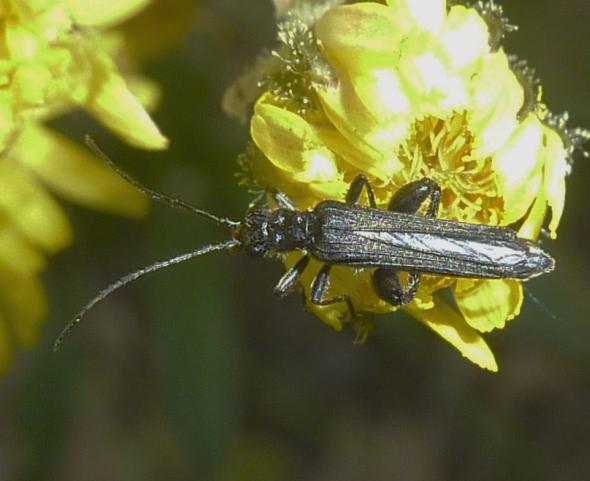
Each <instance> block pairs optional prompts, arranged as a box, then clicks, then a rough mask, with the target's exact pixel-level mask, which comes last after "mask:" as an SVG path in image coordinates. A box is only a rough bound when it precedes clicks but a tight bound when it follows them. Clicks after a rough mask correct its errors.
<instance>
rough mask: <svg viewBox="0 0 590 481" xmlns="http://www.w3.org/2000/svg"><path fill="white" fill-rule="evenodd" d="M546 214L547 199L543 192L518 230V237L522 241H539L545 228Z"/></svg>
mask: <svg viewBox="0 0 590 481" xmlns="http://www.w3.org/2000/svg"><path fill="white" fill-rule="evenodd" d="M546 213H547V199H546V198H545V192H543V190H541V191H540V192H539V195H538V196H537V198H536V199H535V202H534V204H533V207H532V208H531V210H530V211H529V213H528V214H527V216H526V219H525V221H524V222H523V223H522V225H521V226H520V228H519V229H518V237H521V238H522V239H537V238H538V237H539V234H540V233H541V229H542V228H543V222H544V220H545V215H546Z"/></svg>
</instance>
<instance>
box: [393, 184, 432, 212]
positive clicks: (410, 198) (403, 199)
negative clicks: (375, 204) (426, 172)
mask: <svg viewBox="0 0 590 481" xmlns="http://www.w3.org/2000/svg"><path fill="white" fill-rule="evenodd" d="M428 198H429V199H430V205H429V206H428V210H427V211H426V216H427V217H436V216H437V214H438V206H439V204H440V187H439V185H438V184H437V183H436V182H435V181H434V180H432V179H429V178H428V177H424V178H423V179H420V180H416V181H414V182H410V183H409V184H406V185H404V186H403V187H401V188H400V189H398V191H397V192H396V193H395V194H393V196H392V197H391V200H390V201H389V206H388V209H389V210H393V211H395V212H403V213H406V214H415V213H416V212H418V210H419V209H420V207H421V206H422V204H423V203H424V202H425V201H426V199H428Z"/></svg>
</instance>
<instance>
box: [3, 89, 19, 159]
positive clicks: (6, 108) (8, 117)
mask: <svg viewBox="0 0 590 481" xmlns="http://www.w3.org/2000/svg"><path fill="white" fill-rule="evenodd" d="M12 105H13V104H12V95H10V94H8V93H7V92H1V91H0V152H2V151H4V150H5V149H6V148H7V147H8V146H9V144H10V143H11V142H12V141H13V139H14V131H15V128H16V126H15V122H14V114H13V110H12Z"/></svg>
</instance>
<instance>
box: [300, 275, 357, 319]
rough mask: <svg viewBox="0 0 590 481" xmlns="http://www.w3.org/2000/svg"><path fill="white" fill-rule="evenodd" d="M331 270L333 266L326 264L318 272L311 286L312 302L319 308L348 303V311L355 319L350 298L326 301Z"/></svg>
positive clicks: (334, 298)
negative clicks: (325, 296)
mask: <svg viewBox="0 0 590 481" xmlns="http://www.w3.org/2000/svg"><path fill="white" fill-rule="evenodd" d="M330 269H332V265H331V264H324V265H323V266H322V268H321V269H320V272H318V275H317V276H316V277H315V279H314V280H313V283H312V284H311V297H310V299H309V300H310V301H311V302H312V304H315V305H317V306H329V305H331V304H337V303H339V302H346V304H347V305H348V309H349V312H350V315H351V317H355V312H354V309H353V307H352V303H351V302H350V298H349V297H348V296H344V295H341V296H335V297H332V298H330V299H324V295H325V294H326V291H327V290H328V284H329V278H330Z"/></svg>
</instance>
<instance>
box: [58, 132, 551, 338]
mask: <svg viewBox="0 0 590 481" xmlns="http://www.w3.org/2000/svg"><path fill="white" fill-rule="evenodd" d="M88 143H89V145H90V146H91V147H92V148H93V149H94V150H95V151H96V152H97V153H98V154H99V155H101V156H102V157H103V158H104V159H105V161H106V162H107V163H108V164H109V165H110V166H111V167H112V168H113V169H115V171H116V172H118V173H119V174H120V175H121V176H122V177H123V178H125V179H126V180H127V181H129V182H130V183H131V184H133V185H134V186H136V187H137V188H138V189H140V190H141V191H143V192H145V193H146V194H148V195H149V196H150V197H151V198H153V199H154V200H158V201H163V202H165V203H167V204H169V205H172V206H174V207H180V208H183V209H186V210H189V211H191V212H193V213H196V214H198V215H200V216H203V217H206V218H208V219H210V220H212V221H214V222H216V223H218V224H221V225H225V226H228V227H230V228H231V229H232V239H231V240H229V241H225V242H222V243H219V244H213V245H208V246H205V247H201V248H198V249H195V250H193V251H191V252H187V253H185V254H182V255H179V256H176V257H173V258H171V259H167V260H164V261H160V262H156V263H154V264H152V265H150V266H147V267H145V268H143V269H140V270H138V271H135V272H132V273H130V274H127V275H126V276H124V277H122V278H121V279H119V280H118V281H116V282H115V283H113V284H111V285H110V286H108V287H107V288H105V289H103V290H102V291H100V292H99V293H98V294H97V295H96V297H94V298H93V299H92V300H91V301H90V302H89V303H88V304H86V306H84V308H83V309H82V310H81V311H80V312H79V313H78V314H77V315H76V317H75V318H74V319H73V320H72V321H71V322H70V323H69V324H68V325H67V326H66V327H65V329H64V330H63V331H62V333H61V334H60V336H59V337H58V339H57V340H56V342H55V346H54V348H55V349H57V348H58V347H59V345H60V344H61V342H62V341H63V338H64V337H65V335H66V334H67V333H68V332H69V331H70V330H71V329H72V328H73V327H74V326H75V325H76V324H77V323H79V322H80V320H81V319H82V317H83V316H84V315H85V314H86V313H87V312H88V311H89V310H90V309H91V308H92V307H94V305H96V304H97V303H98V302H100V301H101V300H103V299H104V298H105V297H107V296H108V295H109V294H111V293H112V292H113V291H115V290H117V289H119V288H121V287H123V286H124V285H126V284H128V283H129V282H132V281H134V280H135V279H137V278H139V277H141V276H143V275H145V274H148V273H150V272H154V271H156V270H159V269H162V268H165V267H168V266H170V265H173V264H178V263H180V262H184V261H186V260H189V259H192V258H193V257H197V256H200V255H202V254H206V253H208V252H212V251H219V250H229V249H232V250H244V251H245V252H246V253H247V254H248V255H250V256H254V257H266V258H280V256H281V254H283V253H285V252H290V251H294V250H298V251H301V252H302V253H304V255H303V257H302V258H301V259H300V260H299V261H298V262H297V263H296V264H295V265H294V266H293V267H292V268H291V269H289V270H288V271H287V272H286V273H285V274H284V275H283V277H281V279H280V280H279V282H278V283H277V285H276V287H275V288H274V293H275V294H276V295H279V296H285V295H287V294H288V293H289V292H291V291H292V290H293V288H294V287H295V286H296V285H297V283H298V281H299V278H300V277H301V275H302V273H303V271H304V270H305V268H306V267H307V265H308V264H309V260H310V258H313V259H316V260H318V261H320V262H322V263H323V264H324V265H323V266H322V268H321V269H320V271H319V273H318V274H317V276H316V277H315V279H314V281H313V283H312V286H311V298H310V301H311V302H312V303H313V304H317V305H329V304H333V303H336V302H346V303H347V304H348V307H349V309H350V311H351V315H354V311H353V307H352V303H351V302H350V300H349V298H348V297H346V296H336V297H334V298H329V299H327V298H326V296H325V294H326V291H327V288H328V280H329V274H330V269H331V268H332V266H333V265H345V266H350V267H357V268H362V267H368V268H375V271H374V272H373V274H372V280H373V287H374V289H375V292H376V293H377V295H378V296H379V297H380V298H381V299H383V300H384V301H386V302H388V303H390V304H391V305H393V306H399V305H403V304H407V303H408V302H410V301H411V300H412V299H413V297H414V296H415V294H416V292H417V290H418V286H419V284H420V277H421V275H422V274H434V275H443V276H451V277H471V278H484V279H530V278H532V277H535V276H538V275H540V274H543V273H545V272H549V271H551V270H553V267H554V265H555V262H554V260H553V258H552V257H551V256H550V255H548V254H547V253H545V252H544V251H543V250H542V249H541V248H540V247H539V246H538V245H537V244H536V243H534V242H532V241H529V240H525V239H520V238H518V237H517V236H516V233H515V232H514V231H513V230H512V229H509V228H506V227H492V226H487V225H480V224H467V223H463V222H455V221H448V220H440V219H437V218H436V216H437V213H438V208H439V204H440V188H439V186H438V185H437V184H436V183H435V182H434V181H432V180H430V179H428V178H424V179H421V180H418V181H415V182H411V183H409V184H407V185H405V186H403V187H402V188H401V189H399V190H398V191H397V192H396V193H395V194H394V195H393V196H392V198H391V200H390V202H389V206H388V209H387V210H385V209H379V208H377V206H376V203H375V195H374V193H373V190H372V188H371V185H370V183H369V182H368V180H367V178H366V177H365V176H363V175H359V176H358V177H356V179H355V180H354V181H353V182H352V184H351V186H350V188H349V190H348V193H347V195H346V200H345V202H337V201H324V202H320V203H319V204H317V205H316V206H315V207H314V208H313V210H309V211H301V210H299V209H298V208H297V207H296V206H295V205H294V204H293V203H292V202H291V201H290V200H289V199H288V198H287V197H286V196H285V195H284V194H283V193H281V192H270V195H271V196H272V197H273V198H274V200H275V202H276V204H277V208H275V209H270V208H267V207H256V206H253V207H250V208H249V209H248V211H247V212H246V216H245V218H244V220H243V221H242V222H235V221H232V220H229V219H224V218H219V217H217V216H215V215H213V214H211V213H209V212H206V211H203V210H201V209H198V208H196V207H193V206H191V205H189V204H186V203H185V202H182V201H180V200H178V199H174V198H171V197H168V196H166V195H163V194H160V193H158V192H155V191H153V190H151V189H149V188H147V187H145V186H143V185H141V184H139V183H138V182H137V181H136V180H135V179H133V178H131V177H129V175H127V174H126V173H124V172H122V171H120V170H119V169H118V168H117V167H116V166H115V165H114V164H113V163H112V162H111V161H110V159H108V158H107V157H106V156H105V155H104V154H102V152H100V151H99V150H98V148H97V147H96V146H95V145H94V144H93V143H92V141H88ZM363 188H364V189H365V190H366V192H367V196H368V199H369V205H370V207H365V206H362V205H359V204H358V201H359V199H360V197H361V194H362V191H363ZM427 200H428V201H429V204H428V207H427V209H426V213H425V215H417V212H418V211H419V209H420V208H421V207H422V205H423V204H424V203H425V202H426V201H427ZM400 271H403V272H407V273H408V277H407V281H406V282H405V285H402V283H401V282H400V280H399V278H398V272H400Z"/></svg>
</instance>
